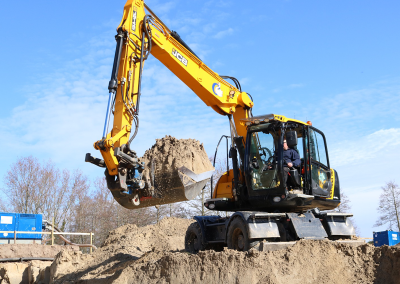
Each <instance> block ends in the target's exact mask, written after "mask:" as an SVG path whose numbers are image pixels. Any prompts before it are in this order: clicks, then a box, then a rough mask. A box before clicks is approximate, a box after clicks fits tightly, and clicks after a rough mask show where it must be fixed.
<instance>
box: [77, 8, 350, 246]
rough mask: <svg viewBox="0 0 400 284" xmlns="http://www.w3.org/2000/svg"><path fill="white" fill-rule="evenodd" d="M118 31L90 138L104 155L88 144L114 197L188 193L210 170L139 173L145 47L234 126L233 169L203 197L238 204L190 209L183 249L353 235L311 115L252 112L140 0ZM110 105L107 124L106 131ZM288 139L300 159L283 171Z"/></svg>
mask: <svg viewBox="0 0 400 284" xmlns="http://www.w3.org/2000/svg"><path fill="white" fill-rule="evenodd" d="M115 38H116V41H117V45H116V51H115V57H114V63H113V68H112V74H111V79H110V82H109V85H108V90H109V99H108V105H107V112H106V118H105V123H104V130H103V136H102V139H100V140H98V141H96V142H95V143H94V148H95V149H96V150H99V151H100V153H101V155H102V159H99V158H94V157H93V156H92V155H91V154H89V153H88V154H86V157H85V161H86V162H90V163H93V164H95V165H97V166H99V167H103V168H106V169H105V176H106V181H107V186H108V188H109V189H110V191H111V193H112V194H113V196H114V198H115V199H116V200H117V201H118V202H119V204H121V205H122V206H124V207H126V208H129V209H137V208H141V207H147V206H154V205H160V204H166V203H172V202H178V201H185V200H190V199H193V198H194V197H195V196H197V195H198V194H199V193H200V192H201V190H203V188H204V186H205V184H206V183H207V182H208V181H209V179H210V177H211V175H212V172H206V173H201V174H195V173H193V172H191V171H190V170H189V169H187V168H184V167H182V168H179V169H178V170H177V174H176V176H174V177H173V178H174V180H175V181H176V182H174V183H173V184H171V185H169V188H165V187H164V188H162V189H161V190H160V189H159V188H157V187H156V185H155V184H152V183H151V182H150V183H149V182H147V181H145V180H144V179H143V169H144V164H143V163H141V162H140V161H139V159H138V157H137V154H136V152H135V151H134V150H133V149H131V142H132V140H133V139H134V138H135V136H136V134H137V131H138V127H139V106H140V98H141V83H142V72H143V67H144V63H145V61H146V59H147V58H148V56H149V55H150V54H151V55H153V56H154V57H155V58H157V59H158V60H159V61H160V62H162V63H163V64H164V65H165V66H166V67H167V68H168V69H169V70H170V71H171V72H172V73H174V74H175V75H176V76H177V77H178V78H179V79H180V80H181V81H182V82H184V83H185V84H186V85H187V86H188V87H189V88H190V89H191V90H192V91H193V92H194V93H195V94H196V95H197V96H198V97H199V98H200V99H201V100H202V101H203V102H204V103H205V104H206V105H207V106H209V107H211V108H212V109H213V110H214V111H215V112H217V113H218V114H220V115H223V116H226V117H227V121H228V125H229V132H230V135H229V136H224V137H225V138H226V139H229V142H230V143H229V144H230V147H228V149H227V152H228V157H229V161H226V163H227V164H229V165H231V169H229V168H228V169H227V171H226V172H225V173H224V174H223V175H222V176H221V177H220V178H219V180H218V182H217V183H216V185H215V187H213V186H212V187H211V190H212V192H211V198H210V199H208V200H206V202H205V206H206V207H207V208H208V209H210V210H217V211H230V212H234V213H233V214H232V215H231V216H230V217H221V216H196V217H194V218H195V220H196V222H195V223H193V224H192V225H191V226H190V227H189V228H188V230H187V233H186V238H185V247H186V250H187V251H189V252H197V251H199V250H203V249H206V248H212V247H214V248H215V247H218V246H219V247H221V246H228V248H233V249H237V250H248V249H249V248H250V247H251V246H252V244H253V243H255V242H257V241H259V240H267V241H273V242H275V241H277V242H281V241H291V240H299V239H332V240H335V239H346V238H352V237H353V236H354V235H355V230H354V227H353V225H352V224H351V221H350V220H349V219H348V218H349V217H351V216H352V214H347V213H338V212H329V211H328V210H332V209H334V208H336V207H337V206H339V204H340V185H339V178H338V174H337V172H336V171H335V170H334V169H332V168H331V166H330V163H329V155H328V148H327V143H326V138H325V135H324V133H323V132H322V131H320V130H318V129H317V128H315V127H313V126H312V123H311V122H302V121H300V120H296V119H291V118H288V117H285V116H283V115H278V114H267V115H260V116H253V115H252V108H253V106H254V102H253V100H252V98H251V96H250V95H249V94H248V93H246V92H244V91H242V89H241V85H240V83H239V81H238V80H237V79H236V78H234V77H231V76H220V75H218V74H217V73H215V72H214V71H213V70H211V69H210V68H209V67H208V66H207V65H206V64H205V63H204V62H203V61H202V60H201V59H200V58H199V57H198V56H197V55H196V54H195V53H194V52H193V50H191V49H190V47H189V46H188V45H187V44H186V43H185V42H184V41H183V40H182V39H181V37H180V36H179V35H178V33H177V32H175V31H171V30H170V29H168V28H167V26H166V25H165V24H164V23H163V22H162V21H161V20H160V19H159V18H158V17H157V16H156V14H155V13H154V12H153V11H152V10H151V9H150V8H149V7H148V6H147V5H146V4H145V3H144V1H143V0H128V1H127V2H126V4H125V6H124V11H123V16H122V20H121V23H120V24H119V26H118V28H117V35H116V37H115ZM228 81H229V82H228ZM230 82H231V83H230ZM112 114H113V116H114V117H113V127H112V129H111V131H108V128H109V124H110V121H111V115H112ZM221 139H222V138H221ZM284 140H286V141H287V145H288V147H290V148H292V149H295V150H296V151H297V152H298V154H299V156H300V159H301V164H300V166H298V167H297V168H296V167H290V169H288V170H287V171H284V168H285V167H288V164H286V163H285V160H284V159H283V152H284V149H283V141H284ZM220 141H221V140H220ZM286 172H288V175H289V176H288V178H287V182H286V183H285V182H284V181H285V177H284V175H285V174H286Z"/></svg>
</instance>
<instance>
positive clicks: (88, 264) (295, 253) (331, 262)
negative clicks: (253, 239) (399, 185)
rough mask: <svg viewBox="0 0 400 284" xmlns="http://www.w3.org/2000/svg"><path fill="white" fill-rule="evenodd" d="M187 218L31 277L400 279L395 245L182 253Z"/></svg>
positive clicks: (115, 239)
mask: <svg viewBox="0 0 400 284" xmlns="http://www.w3.org/2000/svg"><path fill="white" fill-rule="evenodd" d="M191 222H193V221H192V220H187V219H179V218H165V219H163V220H162V221H161V222H160V223H159V224H157V225H150V226H146V227H141V228H140V227H137V226H135V225H126V226H123V227H120V228H118V229H116V230H114V231H112V232H110V234H109V236H108V238H107V239H106V241H105V242H104V244H103V246H102V247H100V248H99V249H97V250H96V251H95V252H94V253H92V254H91V255H89V254H82V253H81V252H80V251H73V250H65V251H61V252H60V253H59V254H58V255H57V256H56V259H55V260H54V262H53V263H52V264H51V266H50V269H49V267H47V270H46V272H45V273H44V272H43V271H44V270H45V269H46V268H45V267H42V268H41V270H40V269H39V266H38V265H35V266H34V267H35V269H36V270H37V271H36V270H35V275H38V276H37V277H38V278H39V275H41V276H40V278H41V279H42V280H41V281H42V282H32V283H88V284H90V283H101V284H105V283H117V284H119V283H121V284H122V283H124V284H125V283H184V284H187V283H208V284H214V283H246V284H247V283H274V284H281V283H282V284H283V283H318V284H327V283H334V284H335V283H371V284H372V283H374V284H380V283H382V284H383V283H385V284H392V283H393V284H397V283H400V270H399V269H398V267H400V248H399V247H397V246H393V247H387V246H383V247H380V248H375V247H374V246H372V245H370V244H365V245H362V246H358V247H354V246H350V245H348V244H340V243H335V242H331V241H304V240H303V241H299V242H297V243H296V244H295V245H293V246H291V247H289V248H287V249H283V250H277V251H269V252H259V251H255V250H253V251H249V252H237V251H232V250H227V249H225V250H224V251H222V252H215V251H204V252H200V253H198V254H196V255H193V254H188V253H186V252H183V247H184V235H185V232H186V228H187V227H188V226H189V225H190V224H191ZM14 266H15V265H14ZM31 266H32V265H31ZM5 269H8V270H9V271H11V270H12V269H14V270H15V269H16V268H13V267H11V266H7V267H4V268H3V270H2V269H1V268H0V281H1V279H6V274H5V271H6V270H5ZM26 271H28V270H26ZM32 271H33V270H32ZM3 272H4V273H3ZM8 275H9V274H8ZM3 276H4V278H3ZM7 277H8V276H7ZM38 278H37V279H38ZM43 279H50V282H48V281H43ZM5 283H8V282H5Z"/></svg>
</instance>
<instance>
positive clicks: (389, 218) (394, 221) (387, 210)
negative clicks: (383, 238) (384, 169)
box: [374, 181, 400, 231]
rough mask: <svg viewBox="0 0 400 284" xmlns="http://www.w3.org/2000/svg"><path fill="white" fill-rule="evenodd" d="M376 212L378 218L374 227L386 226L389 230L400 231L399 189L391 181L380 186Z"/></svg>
mask: <svg viewBox="0 0 400 284" xmlns="http://www.w3.org/2000/svg"><path fill="white" fill-rule="evenodd" d="M382 190H383V192H382V193H381V196H380V197H379V207H378V212H379V213H380V216H379V218H378V220H377V221H376V223H375V225H374V226H383V225H385V224H388V225H389V226H388V227H389V229H390V230H396V231H399V230H400V216H399V214H400V188H399V186H398V185H397V184H395V183H394V182H393V181H390V182H387V183H386V185H385V186H382Z"/></svg>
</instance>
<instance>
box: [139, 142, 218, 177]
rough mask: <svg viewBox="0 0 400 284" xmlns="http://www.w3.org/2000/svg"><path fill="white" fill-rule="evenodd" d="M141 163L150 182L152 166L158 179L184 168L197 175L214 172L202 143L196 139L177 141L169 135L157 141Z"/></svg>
mask: <svg viewBox="0 0 400 284" xmlns="http://www.w3.org/2000/svg"><path fill="white" fill-rule="evenodd" d="M141 161H142V162H145V164H146V168H145V170H144V176H145V177H146V178H147V179H149V181H150V178H151V177H150V172H151V167H152V164H153V166H154V172H155V177H156V178H158V177H161V176H163V175H164V174H165V173H168V172H174V171H175V170H176V169H177V168H179V167H182V166H185V167H187V168H188V169H189V170H191V171H193V172H195V173H196V174H199V173H203V172H207V171H211V170H213V166H212V165H211V162H210V160H209V159H208V156H207V153H206V151H205V150H204V146H203V144H202V143H200V142H199V141H198V140H195V139H177V138H175V137H172V136H169V135H168V136H165V137H164V138H162V139H156V143H155V144H154V145H153V146H152V147H151V148H150V149H148V150H147V151H146V152H145V153H144V155H143V157H142V158H141Z"/></svg>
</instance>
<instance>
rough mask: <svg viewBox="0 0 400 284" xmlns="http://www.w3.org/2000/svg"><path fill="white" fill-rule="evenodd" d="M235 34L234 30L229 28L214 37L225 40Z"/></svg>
mask: <svg viewBox="0 0 400 284" xmlns="http://www.w3.org/2000/svg"><path fill="white" fill-rule="evenodd" d="M233 32H234V30H233V29H232V28H229V29H226V30H223V31H220V32H218V33H216V34H215V35H214V36H213V37H214V38H217V39H220V38H223V37H226V36H228V35H231V34H233Z"/></svg>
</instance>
